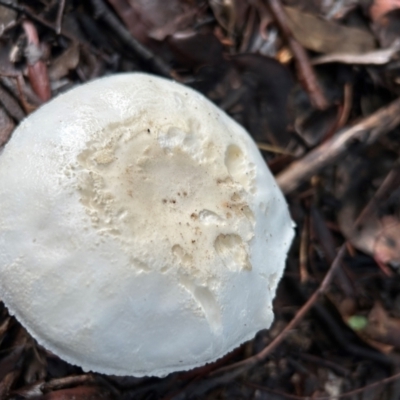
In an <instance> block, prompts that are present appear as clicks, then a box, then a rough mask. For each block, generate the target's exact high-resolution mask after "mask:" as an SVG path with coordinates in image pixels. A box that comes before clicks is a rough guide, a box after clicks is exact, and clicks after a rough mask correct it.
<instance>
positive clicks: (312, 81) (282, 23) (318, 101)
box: [267, 0, 328, 110]
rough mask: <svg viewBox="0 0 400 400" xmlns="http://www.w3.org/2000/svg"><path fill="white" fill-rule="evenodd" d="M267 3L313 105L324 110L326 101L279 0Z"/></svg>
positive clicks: (326, 104) (271, 0)
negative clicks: (295, 62)
mask: <svg viewBox="0 0 400 400" xmlns="http://www.w3.org/2000/svg"><path fill="white" fill-rule="evenodd" d="M267 4H268V6H269V8H270V9H271V12H272V14H273V16H274V18H275V20H276V22H277V23H278V25H279V27H280V28H281V30H282V32H283V34H284V36H285V38H286V41H287V43H288V45H289V47H290V49H291V50H292V53H293V56H294V57H295V59H296V61H297V67H298V71H299V75H300V80H301V82H302V83H303V85H304V88H305V89H306V90H307V92H308V94H309V96H310V99H311V102H312V103H313V105H314V106H315V107H316V108H318V109H320V110H324V109H325V108H327V107H328V101H327V100H326V98H325V95H324V93H323V91H322V89H321V87H320V85H319V83H318V80H317V77H316V75H315V72H314V68H313V66H312V65H311V62H310V59H309V58H308V55H307V53H306V51H305V50H304V48H303V46H302V45H301V44H300V43H299V42H298V41H297V40H296V39H295V38H294V37H293V34H292V32H291V30H290V28H289V26H288V24H287V22H286V21H287V16H286V13H285V10H284V9H283V7H282V4H281V2H280V0H267Z"/></svg>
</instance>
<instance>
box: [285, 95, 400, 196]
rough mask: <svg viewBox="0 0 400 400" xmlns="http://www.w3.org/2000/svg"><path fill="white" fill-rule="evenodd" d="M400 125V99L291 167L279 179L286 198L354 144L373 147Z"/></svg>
mask: <svg viewBox="0 0 400 400" xmlns="http://www.w3.org/2000/svg"><path fill="white" fill-rule="evenodd" d="M398 124H400V98H399V99H396V100H395V101H393V102H392V103H390V104H389V105H388V106H386V107H383V108H381V109H379V110H378V111H376V112H375V113H373V114H372V115H370V116H369V117H367V118H365V119H363V120H362V121H360V122H359V123H358V124H356V125H354V126H353V127H351V128H348V129H345V130H344V131H342V132H341V133H337V134H336V135H335V136H333V137H332V138H331V139H329V140H327V141H326V142H324V143H322V144H321V145H320V146H318V147H317V148H315V149H314V150H312V151H310V152H309V153H308V154H307V155H306V156H305V157H303V158H302V159H300V160H299V161H295V162H293V163H292V164H290V166H289V167H288V168H286V169H285V170H284V171H282V172H281V173H280V174H279V175H278V176H277V181H278V184H279V186H280V188H281V189H282V191H283V192H284V193H286V194H288V193H290V192H292V191H293V190H295V189H297V187H298V186H299V185H300V184H301V183H302V182H303V181H305V180H306V179H308V178H310V177H311V176H312V175H315V174H317V173H318V172H319V171H320V170H321V169H322V168H324V167H326V166H328V165H330V164H332V163H333V162H334V161H336V160H337V159H338V158H339V157H340V156H341V155H342V154H343V153H345V151H346V150H347V148H348V147H349V146H350V144H351V143H352V142H355V141H360V142H362V143H364V144H365V145H369V144H372V143H374V142H375V141H376V140H377V139H378V138H379V137H380V136H381V135H383V134H385V133H387V132H389V131H390V130H392V129H394V128H395V127H396V126H397V125H398Z"/></svg>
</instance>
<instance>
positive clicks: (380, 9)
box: [369, 0, 400, 21]
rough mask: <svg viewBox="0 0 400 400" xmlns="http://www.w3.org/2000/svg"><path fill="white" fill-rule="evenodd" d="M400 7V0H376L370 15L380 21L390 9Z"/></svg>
mask: <svg viewBox="0 0 400 400" xmlns="http://www.w3.org/2000/svg"><path fill="white" fill-rule="evenodd" d="M397 8H400V0H374V1H373V3H372V5H371V7H370V9H369V15H370V17H371V19H372V20H373V21H378V20H379V19H380V18H381V17H383V16H384V15H385V14H387V13H388V12H390V11H393V10H396V9H397Z"/></svg>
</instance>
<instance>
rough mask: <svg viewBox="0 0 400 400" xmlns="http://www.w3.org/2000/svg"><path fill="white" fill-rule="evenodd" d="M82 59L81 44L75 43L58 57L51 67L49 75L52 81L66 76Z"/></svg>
mask: <svg viewBox="0 0 400 400" xmlns="http://www.w3.org/2000/svg"><path fill="white" fill-rule="evenodd" d="M79 59H80V53H79V46H78V44H77V43H73V44H72V45H71V46H70V47H69V48H68V49H67V50H65V51H64V53H62V54H61V55H60V56H59V57H57V58H56V59H55V60H54V61H53V63H52V64H51V66H50V68H49V77H50V79H51V80H52V81H56V80H59V79H61V78H64V76H66V75H67V74H68V72H69V71H71V70H74V69H75V68H76V67H77V66H78V64H79Z"/></svg>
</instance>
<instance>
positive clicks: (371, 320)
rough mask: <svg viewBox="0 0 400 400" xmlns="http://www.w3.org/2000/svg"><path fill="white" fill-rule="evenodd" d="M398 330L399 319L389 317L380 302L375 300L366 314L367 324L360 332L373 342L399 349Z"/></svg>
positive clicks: (399, 326) (399, 330)
mask: <svg viewBox="0 0 400 400" xmlns="http://www.w3.org/2000/svg"><path fill="white" fill-rule="evenodd" d="M399 332H400V319H397V318H392V317H390V316H389V315H388V313H387V311H386V310H385V309H384V308H383V306H382V304H381V303H380V302H376V303H375V305H374V307H373V308H372V309H371V311H370V313H369V315H368V324H367V326H366V327H365V329H363V331H362V333H363V334H365V335H366V336H367V338H369V339H370V340H371V341H373V342H377V343H378V344H383V345H388V346H393V347H395V348H397V349H399V348H400V335H399ZM375 347H376V346H375Z"/></svg>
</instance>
